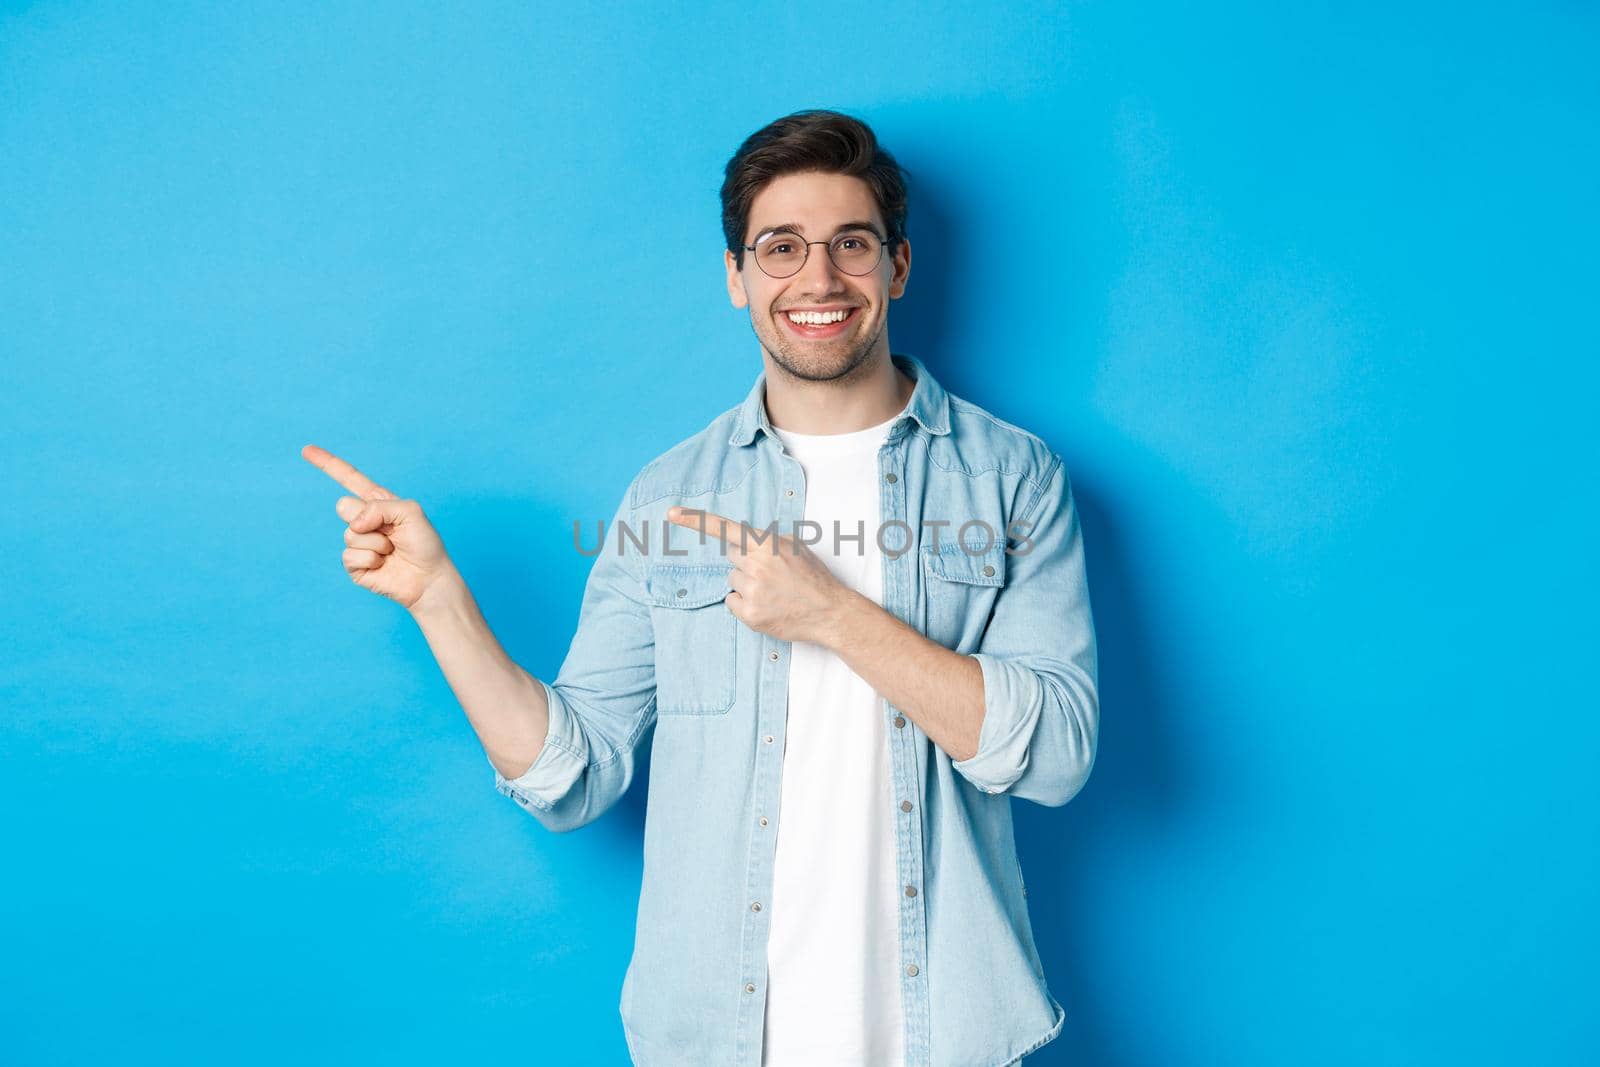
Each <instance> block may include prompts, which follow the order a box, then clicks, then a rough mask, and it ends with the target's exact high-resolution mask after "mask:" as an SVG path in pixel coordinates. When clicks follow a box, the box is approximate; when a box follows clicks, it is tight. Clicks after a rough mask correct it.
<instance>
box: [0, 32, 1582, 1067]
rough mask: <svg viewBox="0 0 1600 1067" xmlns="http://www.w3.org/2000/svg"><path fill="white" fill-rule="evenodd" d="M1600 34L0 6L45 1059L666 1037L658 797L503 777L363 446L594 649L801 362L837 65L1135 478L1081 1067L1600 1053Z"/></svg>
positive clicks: (997, 371) (1106, 705)
mask: <svg viewBox="0 0 1600 1067" xmlns="http://www.w3.org/2000/svg"><path fill="white" fill-rule="evenodd" d="M1597 22H1600V17H1597V15H1596V12H1595V9H1594V8H1593V7H1591V6H1589V5H1586V4H1579V3H1538V4H1527V5H1519V6H1516V7H1515V8H1514V9H1502V8H1499V7H1496V6H1489V5H1472V6H1470V7H1465V6H1462V5H1459V4H1448V5H1447V4H1423V5H1411V6H1409V7H1400V8H1396V7H1394V6H1392V5H1387V4H1366V5H1357V6H1353V5H1349V4H1331V3H1323V4H1300V5H1290V6H1289V7H1288V8H1285V7H1284V6H1283V5H1280V4H1270V3H1257V4H1246V3H1225V4H1214V5H1178V4H1169V5H1159V6H1152V7H1147V8H1142V9H1134V8H1133V7H1130V6H1128V5H1118V4H1111V3H1082V4H1070V5H1061V6H1043V5H1020V4H1012V5H1009V6H1007V7H1005V8H1004V9H996V8H988V9H986V6H985V5H981V4H969V3H963V4H953V3H948V4H947V3H941V4H927V5H921V6H919V7H918V8H916V9H914V10H913V9H906V10H904V11H901V12H886V11H885V10H883V9H882V8H880V7H878V6H876V5H843V4H835V3H815V4H804V5H801V4H796V5H760V4H749V3H744V4H721V3H719V4H706V5H701V6H699V7H698V8H697V9H695V10H693V11H685V10H681V9H679V8H677V7H669V6H666V5H662V6H660V7H657V8H656V9H654V10H653V11H647V10H644V9H643V8H641V7H640V6H638V5H633V4H626V5H624V4H615V5H593V6H590V5H561V6H559V7H558V6H555V5H550V6H519V5H508V4H502V5H481V4H462V5H436V4H428V5H423V4H415V5H380V4H372V5H350V4H294V5H282V4H265V3H260V4H256V3H250V4H226V5H223V4H214V5H205V4H171V3H163V4H150V3H120V4H112V3H89V2H77V3H74V2H61V3H48V2H40V3H31V4H27V3H24V4H16V3H7V4H0V360H3V370H4V376H3V382H4V386H3V389H0V448H3V466H0V473H3V479H4V481H3V485H0V491H3V494H4V506H3V510H0V514H3V516H4V521H3V525H0V579H3V582H4V593H5V595H4V608H3V609H0V701H3V705H4V713H3V717H0V760H3V763H0V811H3V812H4V816H3V822H0V863H3V864H4V867H3V871H4V877H3V881H0V1062H4V1063H6V1064H25V1065H39V1064H88V1063H103V1062H108V1061H111V1062H118V1063H128V1064H170V1063H219V1062H228V1063H240V1064H275V1063H284V1062H295V1063H376V1062H385V1063H405V1064H429V1063H484V1062H499V1063H517V1064H547V1063H548V1064H563V1063H580V1062H581V1063H585V1064H621V1063H625V1062H626V1050H625V1047H624V1044H623V1041H622V1036H621V1029H620V1022H619V1019H618V1017H617V1008H616V1004H617V998H618V994H619V991H620V986H621V981H622V975H623V970H624V968H625V966H626V964H627V961H628V955H629V952H630V951H631V947H632V937H633V922H634V909H635V903H636V900H637V893H638V883H639V875H640V862H641V856H640V848H641V844H640V843H641V826H642V820H643V817H644V811H643V789H642V784H640V783H636V787H635V789H634V790H633V792H632V793H631V794H630V795H629V797H628V798H626V799H625V801H624V802H623V803H622V804H621V805H619V806H618V808H616V809H615V810H614V811H613V812H612V813H611V814H610V815H608V816H607V817H606V818H605V819H603V820H601V821H600V822H599V823H596V824H594V825H593V826H591V827H588V828H586V829H585V830H583V831H581V832H579V833H576V834H569V835H555V834H551V833H549V832H546V831H544V830H543V829H542V828H541V827H540V826H539V825H538V824H537V823H536V822H535V821H534V820H532V819H531V818H529V817H528V815H527V814H526V813H524V812H523V811H522V810H521V809H520V808H518V807H517V806H516V805H515V804H513V803H511V802H510V801H509V800H507V799H506V798H504V797H502V796H500V795H499V794H498V793H496V792H495V791H494V789H493V783H492V772H491V770H490V768H489V766H488V764H487V762H486V760H485V759H484V756H483V753H482V750H481V749H480V747H479V745H478V743H477V741H476V739H475V736H474V735H473V733H472V731H471V729H470V727H469V725H468V723H467V722H466V719H465V717H464V716H463V715H462V713H461V711H460V709H459V707H458V706H457V704H456V702H455V700H454V697H453V696H452V694H451V693H450V690H449V688H448V686H447V685H446V684H445V682H444V680H443V678H442V676H441V675H440V673H439V670H438V668H437V666H436V664H435V663H434V661H433V659H432V657H431V655H430V654H429V651H428V649H427V646H426V644H425V642H424V641H423V640H422V638H421V635H420V633H419V632H418V631H417V629H416V627H415V625H414V624H413V623H412V622H411V620H410V618H409V617H408V616H407V615H406V613H405V612H404V611H403V610H402V609H400V608H399V607H397V606H396V605H394V604H392V603H391V602H389V601H386V600H382V599H380V598H377V597H375V596H373V595H371V594H369V593H367V592H365V591H363V590H361V589H359V588H357V587H356V586H354V585H353V584H352V583H351V582H350V580H349V578H348V577H347V576H346V574H345V572H344V570H343V568H342V566H341V564H340V552H341V550H342V548H343V541H342V537H341V534H342V530H343V523H342V522H341V521H340V520H339V519H338V518H337V516H336V515H335V513H334V508H333V504H334V501H335V500H336V499H337V498H338V496H339V495H340V493H341V490H340V489H339V488H338V487H337V486H336V485H335V484H334V483H333V482H331V481H329V480H328V479H327V478H326V477H325V476H323V475H322V474H320V473H319V472H318V471H316V470H315V469H313V468H312V467H311V466H309V465H308V464H307V463H306V462H305V461H304V460H303V459H301V457H300V454H299V450H300V447H301V446H302V445H304V444H306V443H308V442H313V443H316V444H320V445H322V446H324V447H327V448H329V449H331V450H332V451H334V452H335V453H337V454H340V455H342V456H344V457H346V458H348V459H349V460H351V461H352V462H354V463H356V464H357V465H358V466H360V467H362V468H363V469H364V470H366V471H367V472H368V473H370V474H371V475H372V476H373V477H374V478H376V479H377V480H379V481H380V482H382V483H384V484H386V485H388V486H390V487H391V488H393V489H395V490H396V491H397V492H399V493H401V494H402V495H405V496H410V497H414V498H416V499H417V500H419V501H421V502H422V503H423V505H424V507H425V508H426V510H427V512H428V514H429V515H430V516H431V517H432V519H433V521H434V522H435V524H436V525H437V526H438V527H439V529H440V531H441V532H442V534H443V536H444V538H445V541H446V544H447V546H448V547H449V549H450V551H451V553H452V555H453V556H454V558H455V559H456V561H457V564H458V566H459V567H460V568H461V570H462V571H463V572H464V574H465V575H466V576H467V579H468V581H469V582H470V584H471V586H472V588H473V590H474V591H475V593H476V594H477V596H478V598H479V600H480V602H481V603H482V605H483V608H484V611H485V613H486V615H487V617H488V619H489V621H490V623H491V624H492V625H493V627H494V628H495V631H496V633H497V635H498V636H499V637H500V639H501V640H502V641H503V642H504V644H505V645H506V647H507V648H508V649H509V650H510V652H511V654H512V655H513V657H514V658H516V659H517V661H518V662H520V663H521V664H523V665H524V666H525V667H527V668H528V669H529V670H531V671H533V672H534V673H535V674H538V675H540V676H543V677H552V676H553V674H554V671H555V669H556V667H557V666H558V665H559V662H560V659H561V656H562V655H563V653H564V652H565V650H566V646H567V641H568V640H569V638H570V636H571V632H572V627H573V625H574V623H575V620H576V616H577V609H578V605H579V597H580V593H581V591H582V587H583V582H584V579H585V577H586V575H587V571H588V566H589V563H590V561H589V560H588V559H585V558H582V557H580V556H578V555H577V554H576V553H575V552H573V551H572V549H571V546H570V537H571V523H572V521H573V520H574V519H577V518H584V519H593V518H598V517H603V516H606V515H609V514H610V509H611V508H612V507H613V506H614V505H615V502H616V500H617V499H618V497H619V495H620V493H621V492H622V489H623V488H624V486H625V485H626V484H627V481H628V479H629V478H631V477H632V475H633V474H634V473H635V472H636V471H637V470H638V469H639V467H640V466H641V465H642V464H643V463H644V462H645V461H647V460H648V459H650V458H651V457H652V456H654V455H656V454H657V453H659V452H660V451H662V450H664V449H665V448H667V447H668V446H670V445H671V444H673V443H675V442H676V441H678V440H680V439H681V438H683V437H685V436H687V435H689V434H691V433H693V432H695V431H696V430H698V429H700V428H701V427H702V426H704V425H705V424H706V423H707V422H708V421H710V420H711V419H712V418H713V417H714V416H715V415H716V414H717V413H719V412H721V411H722V410H724V409H725V408H727V407H728V406H730V405H732V404H733V403H735V402H737V401H738V400H739V399H740V398H741V397H742V396H743V395H744V393H745V391H746V390H747V389H748V388H749V387H750V385H751V383H752V382H753V381H754V378H755V375H756V374H757V373H758V372H759V370H760V357H759V352H758V350H757V348H756V343H755V338H754V335H753V334H752V332H751V330H750V326H749V320H748V317H747V314H746V313H745V312H742V311H736V310H734V309H733V308H732V307H731V306H730V305H729V303H728V300H727V296H726V293H725V290H724V282H723V273H722V265H721V247H722V246H721V239H722V238H721V231H720V226H719V218H718V202H717V188H718V185H719V183H720V180H721V168H722V166H723V164H724V163H725V161H726V160H727V158H728V156H729V155H730V154H731V153H732V152H733V150H734V149H735V148H736V147H737V145H738V143H739V142H740V141H741V140H742V139H743V138H744V137H745V136H746V135H748V134H749V133H751V132H753V131H754V130H755V129H757V128H758V127H759V126H761V125H763V124H765V123H766V122H768V121H770V120H771V119H773V118H776V117H778V116H779V115H782V114H785V113H787V112H790V111H794V110H797V109H800V108H803V107H835V108H840V109H844V110H847V111H850V112H851V113H853V114H856V115H858V116H860V117H862V118H864V119H866V120H867V121H868V122H870V123H872V124H873V126H874V127H875V129H876V130H877V131H878V133H879V134H880V136H881V137H882V138H883V140H884V142H885V143H886V144H887V145H888V146H889V148H890V149H891V150H892V151H894V152H895V153H896V154H897V155H898V156H899V157H900V159H901V161H902V162H903V163H904V164H905V165H906V167H907V168H908V170H909V171H910V174H911V178H912V208H911V218H910V227H909V231H910V235H911V239H912V243H913V248H914V260H913V267H912V275H911V281H910V290H909V293H908V294H907V296H906V297H905V299H904V300H902V301H900V302H899V303H897V304H895V305H894V306H893V312H892V315H891V319H890V324H891V341H892V347H893V348H894V350H895V351H904V352H911V353H914V354H916V355H918V356H920V357H922V358H923V359H924V360H926V361H927V363H928V365H929V367H930V368H931V369H932V370H933V371H934V373H935V374H937V375H938V376H939V377H940V378H941V380H942V381H943V382H944V383H945V384H946V385H947V386H948V387H949V388H951V389H952V390H953V391H955V392H956V393H958V394H959V395H962V396H965V397H967V398H969V399H971V400H973V401H974V402H976V403H978V404H981V405H983V406H984V407H987V408H989V409H990V410H991V411H993V412H995V413H996V414H997V415H999V416H1000V417H1002V418H1005V419H1008V420H1010V421H1013V422H1016V423H1019V424H1021V425H1023V426H1025V427H1027V428H1029V429H1031V430H1033V431H1035V432H1036V433H1038V434H1040V435H1041V436H1043V437H1044V438H1045V439H1046V440H1047V441H1049V442H1050V443H1051V444H1052V445H1053V446H1054V447H1055V448H1056V449H1057V450H1058V451H1060V452H1062V453H1063V455H1064V456H1065V457H1066V459H1067V463H1068V468H1069V471H1070V473H1071V476H1072V478H1073V482H1074V487H1075V491H1076V494H1077V500H1078V503H1079V506H1080V508H1081V513H1082V518H1083V524H1084V535H1085V539H1086V545H1087V553H1088V560H1089V571H1090V584H1091V590H1092V596H1093V602H1094V609H1095V617H1096V623H1097V630H1098V633H1099V637H1100V654H1101V699H1102V716H1103V721H1102V730H1101V735H1100V753H1099V759H1098V762H1097V765H1096V769H1095V772H1094V775H1093V777H1092V779H1091V780H1090V782H1089V784H1088V786H1087V788H1086V789H1085V790H1084V792H1083V793H1081V794H1080V795H1079V796H1078V797H1077V798H1076V799H1075V800H1073V802H1072V803H1071V804H1069V805H1068V806H1066V807H1064V808H1060V809H1045V808H1039V807H1036V806H1033V805H1029V804H1027V803H1024V802H1017V803H1016V814H1017V817H1018V821H1019V833H1020V841H1021V849H1022V861H1023V864H1024V867H1025V868H1026V870H1027V872H1028V882H1029V888H1030V904H1031V907H1032V914H1033V920H1034V924H1035V927H1036V929H1037V931H1038V935H1039V941H1040V946H1041V951H1042V954H1043V958H1044V964H1045V969H1046V974H1047V976H1048V978H1049V980H1050V982H1051V986H1052V989H1053V990H1054V992H1055V993H1056V995H1057V997H1058V998H1059V999H1060V1000H1061V1002H1062V1004H1063V1005H1064V1006H1065V1007H1066V1009H1067V1012H1068V1018H1067V1022H1066V1025H1065V1028H1064V1029H1063V1031H1062V1034H1061V1036H1060V1037H1059V1038H1058V1039H1057V1040H1056V1041H1055V1042H1054V1043H1053V1044H1051V1045H1050V1046H1048V1047H1047V1048H1046V1049H1044V1050H1042V1051H1041V1052H1040V1053H1039V1054H1037V1055H1035V1056H1033V1057H1030V1058H1029V1061H1028V1063H1029V1065H1030V1067H1034V1065H1040V1067H1042V1065H1047V1064H1082V1065H1095V1067H1145V1065H1150V1067H1167V1065H1188V1064H1219V1065H1229V1067H1244V1065H1250V1067H1254V1065H1279V1064H1296V1065H1299V1064H1306V1065H1321V1064H1329V1065H1333V1064H1339V1065H1344V1064H1353V1063H1361V1064H1451V1065H1462V1064H1504V1063H1514V1062H1515V1063H1537V1064H1578V1063H1592V1062H1596V1059H1595V1058H1596V1057H1597V1056H1600V1022H1597V1016H1596V1015H1595V1013H1594V1011H1593V1009H1594V1000H1595V984H1594V983H1595V979H1594V961H1595V959H1596V956H1597V953H1600V936H1597V935H1600V921H1597V919H1596V916H1595V912H1594V908H1595V901H1596V891H1597V868H1600V855H1597V852H1600V810H1597V809H1600V804H1597V792H1600V791H1597V788H1596V764H1597V759H1600V723H1597V715H1596V712H1597V701H1596V699H1595V696H1594V689H1593V683H1592V680H1591V679H1592V669H1591V668H1589V667H1585V666H1584V665H1585V664H1590V665H1591V666H1592V663H1593V656H1594V647H1595V638H1596V627H1595V625H1594V621H1593V620H1594V609H1593V604H1594V597H1595V594H1596V592H1597V585H1600V583H1597V581H1596V578H1597V575H1596V565H1595V562H1594V556H1593V547H1594V543H1595V534H1596V527H1597V523H1596V518H1597V509H1596V505H1595V490H1596V478H1595V474H1594V471H1595V466H1596V462H1597V460H1600V440H1597V433H1596V429H1595V415H1596V407H1597V392H1600V390H1597V388H1596V387H1597V384H1600V382H1597V373H1596V369H1595V368H1596V360H1597V358H1600V345H1597V334H1600V331H1597V328H1596V323H1595V292H1596V273H1595V270H1594V255H1595V248H1596V243H1597V240H1596V239H1597V237H1600V226H1597V213H1596V207H1595V204H1596V197H1597V195H1600V183H1597V179H1596V170H1597V164H1600V120H1597V103H1600V99H1597V98H1600V79H1597V78H1596V76H1595V73H1594V72H1595V67H1594V65H1593V60H1594V57H1595V55H1596V54H1597V53H1600V40H1597V38H1600V34H1597ZM624 427H627V428H629V429H624Z"/></svg>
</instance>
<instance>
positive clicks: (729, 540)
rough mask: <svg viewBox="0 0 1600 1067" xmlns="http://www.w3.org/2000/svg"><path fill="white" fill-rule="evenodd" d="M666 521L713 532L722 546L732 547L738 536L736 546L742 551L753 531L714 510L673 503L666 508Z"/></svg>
mask: <svg viewBox="0 0 1600 1067" xmlns="http://www.w3.org/2000/svg"><path fill="white" fill-rule="evenodd" d="M667 521H668V522H672V523H676V524H677V525H679V526H687V527H688V528H689V529H691V530H702V531H704V532H706V533H710V534H714V535H715V536H716V537H718V538H720V539H721V541H722V545H723V548H725V549H726V548H731V547H734V540H733V539H734V538H735V537H737V538H738V548H739V550H740V551H741V552H742V551H744V549H745V546H746V545H747V544H748V543H749V542H748V540H747V538H748V537H749V535H750V534H751V533H753V532H754V531H753V530H751V529H750V528H749V527H748V526H746V525H745V524H744V523H742V522H734V521H733V520H732V519H729V518H725V517H723V516H721V515H718V514H717V513H716V512H714V511H701V510H699V509H697V508H686V507H683V506H682V505H677V504H675V505H673V506H672V507H670V508H668V509H667Z"/></svg>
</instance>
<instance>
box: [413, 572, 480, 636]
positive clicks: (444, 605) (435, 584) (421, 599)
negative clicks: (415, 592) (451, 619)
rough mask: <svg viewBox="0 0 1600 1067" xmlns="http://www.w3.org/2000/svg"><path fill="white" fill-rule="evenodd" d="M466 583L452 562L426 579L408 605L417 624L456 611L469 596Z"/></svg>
mask: <svg viewBox="0 0 1600 1067" xmlns="http://www.w3.org/2000/svg"><path fill="white" fill-rule="evenodd" d="M471 595H472V594H471V593H470V592H469V591H468V589H467V583H466V581H465V580H463V579H462V577H461V573H460V572H459V571H457V570H456V569H455V566H454V565H453V564H447V565H446V566H445V568H444V569H443V570H442V571H440V572H439V573H438V574H436V575H435V576H434V577H433V578H431V579H430V580H429V581H428V584H427V585H426V586H424V587H423V590H422V593H421V594H420V595H419V596H418V597H417V599H416V600H415V601H414V602H413V603H412V605H411V607H410V609H409V610H410V612H411V617H412V618H414V619H416V620H417V622H418V623H419V624H421V623H427V622H431V621H433V620H434V619H438V618H440V617H442V616H446V615H449V614H451V613H453V612H458V611H459V610H460V608H461V607H462V606H463V605H465V603H466V602H467V600H468V599H469V598H470V597H471Z"/></svg>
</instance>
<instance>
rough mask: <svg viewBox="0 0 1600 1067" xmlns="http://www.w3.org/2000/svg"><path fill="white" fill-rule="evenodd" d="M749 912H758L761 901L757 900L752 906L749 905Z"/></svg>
mask: <svg viewBox="0 0 1600 1067" xmlns="http://www.w3.org/2000/svg"><path fill="white" fill-rule="evenodd" d="M750 910H751V911H760V910H761V901H759V900H758V901H756V902H755V903H754V904H751V905H750Z"/></svg>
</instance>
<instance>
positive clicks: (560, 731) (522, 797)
mask: <svg viewBox="0 0 1600 1067" xmlns="http://www.w3.org/2000/svg"><path fill="white" fill-rule="evenodd" d="M538 682H539V684H540V685H542V686H544V697H545V704H546V706H547V707H548V708H549V709H550V729H549V732H548V733H546V734H545V739H544V746H543V747H542V748H540V749H539V755H538V756H537V757H536V758H535V759H534V761H533V766H531V767H529V768H528V769H527V770H526V771H524V772H523V773H522V774H521V775H519V776H518V777H516V778H507V777H506V776H505V775H503V774H501V773H500V768H498V767H496V766H495V765H494V761H493V760H489V766H490V768H491V769H492V770H493V771H494V787H495V789H496V790H497V791H498V792H500V793H503V794H505V795H506V796H508V797H510V798H511V799H512V800H515V801H517V802H518V803H520V804H524V805H528V804H531V805H533V806H534V807H536V808H539V809H541V810H543V811H549V810H550V808H551V807H552V806H554V804H555V803H556V801H558V800H560V799H561V798H562V797H564V796H566V795H567V793H568V792H569V791H570V790H571V789H572V783H574V782H576V781H577V780H578V778H579V777H580V776H581V775H582V774H583V769H584V766H585V759H584V757H583V756H581V755H579V753H580V752H581V751H582V750H583V747H584V745H583V736H582V734H581V733H579V724H578V721H577V719H576V718H575V717H574V716H573V714H572V712H571V711H569V710H568V709H567V705H566V702H565V701H564V700H562V699H561V698H560V697H559V696H557V695H556V691H555V690H554V689H552V688H551V687H550V685H549V683H548V682H546V681H545V680H544V679H543V678H540V679H538ZM484 758H485V759H488V755H487V753H486V754H485V756H484Z"/></svg>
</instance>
